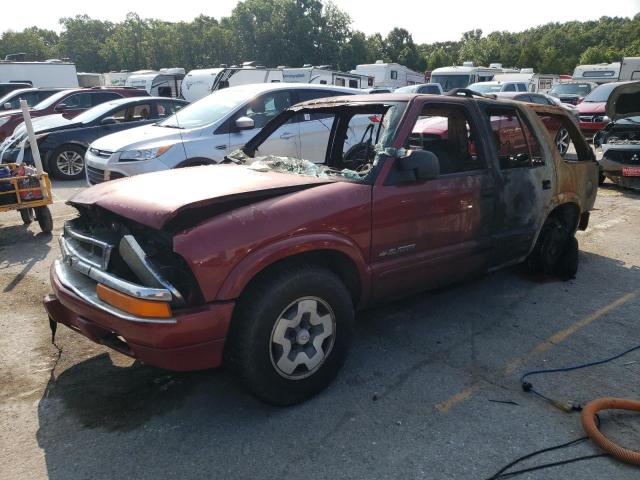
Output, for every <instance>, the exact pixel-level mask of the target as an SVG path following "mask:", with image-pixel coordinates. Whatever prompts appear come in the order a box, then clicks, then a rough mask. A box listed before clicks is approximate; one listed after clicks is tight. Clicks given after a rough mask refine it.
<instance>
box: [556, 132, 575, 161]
mask: <svg viewBox="0 0 640 480" xmlns="http://www.w3.org/2000/svg"><path fill="white" fill-rule="evenodd" d="M569 143H571V141H570V140H569V132H568V131H567V130H566V129H565V128H563V129H561V130H559V131H558V134H557V135H556V146H557V147H558V151H559V152H560V155H564V154H565V153H567V150H569Z"/></svg>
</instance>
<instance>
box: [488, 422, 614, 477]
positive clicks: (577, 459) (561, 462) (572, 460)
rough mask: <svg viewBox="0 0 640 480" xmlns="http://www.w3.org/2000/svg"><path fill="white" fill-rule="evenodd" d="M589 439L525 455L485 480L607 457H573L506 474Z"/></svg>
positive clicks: (603, 454)
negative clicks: (536, 458)
mask: <svg viewBox="0 0 640 480" xmlns="http://www.w3.org/2000/svg"><path fill="white" fill-rule="evenodd" d="M596 422H597V425H598V428H599V427H600V418H599V417H598V416H596ZM588 439H589V437H586V436H585V437H580V438H576V439H575V440H571V441H570V442H567V443H561V444H560V445H555V446H553V447H547V448H543V449H541V450H536V451H535V452H531V453H528V454H526V455H523V456H522V457H520V458H517V459H515V460H514V461H512V462H510V463H508V464H507V465H505V466H504V467H502V468H501V469H500V470H498V471H497V472H496V473H494V474H493V475H492V476H491V477H488V478H487V479H486V480H498V479H502V478H509V477H515V476H517V475H522V474H523V473H528V472H534V471H536V470H542V469H545V468H552V467H559V466H561V465H567V464H569V463H575V462H581V461H584V460H591V459H593V458H599V457H608V456H609V454H607V453H597V454H592V455H585V456H582V457H574V458H570V459H567V460H559V461H557V462H550V463H543V464H540V465H536V466H534V467H529V468H524V469H522V470H514V471H512V472H507V470H509V469H510V468H511V467H513V466H515V465H517V464H519V463H521V462H523V461H525V460H528V459H529V458H533V457H537V456H538V455H542V454H543V453H547V452H552V451H555V450H561V449H563V448H569V447H573V446H574V445H578V444H580V443H582V442H584V441H586V440H588ZM505 472H506V473H505Z"/></svg>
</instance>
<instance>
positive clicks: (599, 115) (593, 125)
mask: <svg viewBox="0 0 640 480" xmlns="http://www.w3.org/2000/svg"><path fill="white" fill-rule="evenodd" d="M606 106H607V102H581V103H579V104H578V105H576V108H577V109H578V114H579V115H580V130H582V133H583V134H584V136H585V137H587V138H592V137H593V136H594V135H595V134H596V133H597V132H599V131H600V130H602V129H603V128H604V127H606V126H607V125H608V124H609V120H608V119H607V118H606V113H605V108H606Z"/></svg>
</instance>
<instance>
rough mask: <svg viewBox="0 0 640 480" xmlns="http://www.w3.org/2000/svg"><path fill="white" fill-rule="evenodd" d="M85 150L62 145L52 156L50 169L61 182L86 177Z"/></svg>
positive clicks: (75, 146)
mask: <svg viewBox="0 0 640 480" xmlns="http://www.w3.org/2000/svg"><path fill="white" fill-rule="evenodd" d="M85 153H86V151H85V149H84V148H82V147H80V146H77V145H62V146H61V147H58V148H56V149H55V151H54V152H53V154H52V155H51V160H50V162H49V169H50V170H51V174H52V175H53V176H54V177H56V178H59V179H60V180H77V179H79V178H82V176H83V175H84V154H85Z"/></svg>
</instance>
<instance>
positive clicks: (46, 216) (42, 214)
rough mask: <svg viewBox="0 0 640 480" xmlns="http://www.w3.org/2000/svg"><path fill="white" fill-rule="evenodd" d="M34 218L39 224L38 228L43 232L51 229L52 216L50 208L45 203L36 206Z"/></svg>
mask: <svg viewBox="0 0 640 480" xmlns="http://www.w3.org/2000/svg"><path fill="white" fill-rule="evenodd" d="M35 212H36V220H38V225H40V230H42V231H43V232H44V233H50V232H51V231H52V230H53V217H52V216H51V210H49V207H47V206H46V205H45V206H43V207H36V208H35Z"/></svg>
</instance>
